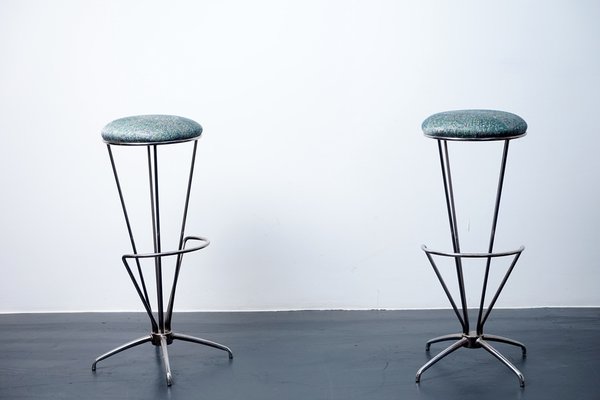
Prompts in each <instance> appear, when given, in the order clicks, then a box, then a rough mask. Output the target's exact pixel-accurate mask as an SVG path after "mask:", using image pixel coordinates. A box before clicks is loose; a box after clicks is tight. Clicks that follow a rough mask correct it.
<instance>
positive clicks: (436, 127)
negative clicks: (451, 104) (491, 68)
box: [421, 110, 527, 140]
mask: <svg viewBox="0 0 600 400" xmlns="http://www.w3.org/2000/svg"><path fill="white" fill-rule="evenodd" d="M421 127H422V128H423V133H425V136H428V137H431V138H434V139H449V140H502V139H509V138H516V137H520V136H523V135H525V132H526V131H527V123H526V122H525V121H524V120H523V118H521V117H519V116H518V115H515V114H512V113H509V112H505V111H496V110H458V111H446V112H442V113H438V114H433V115H432V116H430V117H429V118H427V119H426V120H425V121H423V124H422V125H421Z"/></svg>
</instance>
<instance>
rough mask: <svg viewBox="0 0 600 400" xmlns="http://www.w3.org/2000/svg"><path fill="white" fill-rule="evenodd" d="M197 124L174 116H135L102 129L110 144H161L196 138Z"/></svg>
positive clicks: (199, 131) (198, 134)
mask: <svg viewBox="0 0 600 400" xmlns="http://www.w3.org/2000/svg"><path fill="white" fill-rule="evenodd" d="M201 133H202V127H201V126H200V124H199V123H197V122H195V121H192V120H191V119H187V118H183V117H177V116H175V115H137V116H133V117H125V118H120V119H117V120H114V121H112V122H111V123H109V124H108V125H106V126H105V127H104V128H103V129H102V139H104V141H105V142H106V143H110V144H161V143H173V142H182V141H186V140H191V139H194V138H197V137H199V136H200V134H201Z"/></svg>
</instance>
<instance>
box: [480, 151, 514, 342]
mask: <svg viewBox="0 0 600 400" xmlns="http://www.w3.org/2000/svg"><path fill="white" fill-rule="evenodd" d="M508 143H509V140H505V141H504V150H503V151H502V164H501V165H500V176H499V177H498V188H497V190H496V203H495V205H494V217H493V219H492V229H491V232H490V243H489V246H488V253H490V254H491V253H492V251H493V250H494V240H495V238H496V226H497V224H498V211H499V210H500V198H501V197H502V187H503V185H504V173H505V171H506V160H507V158H508ZM519 255H520V254H519ZM519 255H517V257H516V259H518V258H519ZM516 259H515V263H516ZM491 263H492V257H488V259H487V262H486V264H485V275H484V278H483V287H482V290H481V301H480V303H479V315H478V316H477V334H478V335H481V334H482V333H483V324H484V322H485V319H482V315H483V307H484V305H485V294H486V291H487V284H488V279H489V275H490V265H491ZM512 267H514V263H513V264H512V266H511V268H510V270H509V275H510V271H512ZM506 278H507V279H508V276H507V277H506ZM505 282H506V281H505ZM502 286H504V285H502ZM499 294H500V292H498V293H497V295H499ZM496 298H497V296H496V297H495V298H494V300H493V302H494V303H495V301H496ZM493 306H494V304H493V303H492V304H490V307H488V313H487V314H486V319H487V315H488V314H489V311H491V309H492V307H493Z"/></svg>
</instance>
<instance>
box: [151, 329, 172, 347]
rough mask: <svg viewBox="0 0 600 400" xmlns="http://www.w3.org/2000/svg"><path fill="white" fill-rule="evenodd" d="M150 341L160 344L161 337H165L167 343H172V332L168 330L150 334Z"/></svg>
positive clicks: (156, 344)
mask: <svg viewBox="0 0 600 400" xmlns="http://www.w3.org/2000/svg"><path fill="white" fill-rule="evenodd" d="M150 338H151V339H150V342H152V344H153V345H155V346H160V345H161V342H162V340H163V338H164V339H165V341H166V343H167V344H171V343H173V332H171V331H168V332H165V333H154V332H152V333H151V334H150Z"/></svg>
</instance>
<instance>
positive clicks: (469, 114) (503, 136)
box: [416, 110, 527, 387]
mask: <svg viewBox="0 0 600 400" xmlns="http://www.w3.org/2000/svg"><path fill="white" fill-rule="evenodd" d="M422 128H423V132H424V134H425V136H427V137H429V138H432V139H436V140H437V143H438V152H439V158H440V165H441V169H442V180H443V183H444V193H445V195H446V208H447V211H448V222H449V224H450V234H451V237H452V247H453V251H452V252H442V251H435V250H430V249H429V248H427V247H426V246H422V249H423V251H424V252H425V255H426V256H427V259H428V260H429V262H430V263H431V266H432V267H433V270H434V272H435V275H436V276H437V278H438V279H439V281H440V283H441V285H442V288H443V289H444V292H445V293H446V296H447V297H448V300H449V301H450V304H451V305H452V309H453V310H454V313H455V314H456V318H458V321H459V322H460V325H461V327H462V332H461V333H456V334H450V335H444V336H440V337H436V338H433V339H430V340H429V341H428V342H427V344H426V345H425V351H427V352H429V348H430V346H431V345H432V344H433V343H437V342H443V341H455V342H454V343H453V344H452V345H451V346H449V347H448V348H446V349H445V350H443V351H441V352H440V353H439V354H437V355H436V356H435V357H433V358H432V359H430V360H429V361H428V362H427V363H426V364H425V365H423V366H422V367H421V368H420V369H419V370H418V371H417V376H416V382H417V383H418V382H420V380H421V375H422V374H423V372H425V371H426V370H427V369H428V368H430V367H431V366H432V365H434V364H435V363H437V362H438V361H440V360H441V359H442V358H444V357H446V356H447V355H449V354H450V353H452V352H454V351H455V350H457V349H459V348H461V347H466V348H471V349H473V348H483V349H485V350H487V351H488V352H489V353H490V354H492V355H493V356H494V357H496V358H497V359H498V360H500V362H502V363H503V364H504V365H506V366H507V367H508V368H509V369H510V370H511V371H512V372H513V373H514V374H515V375H516V376H517V378H518V379H519V384H520V385H521V387H524V386H525V379H524V377H523V374H522V373H521V372H520V371H519V370H518V369H517V368H516V367H515V366H514V365H513V364H512V363H511V362H510V361H509V360H508V359H507V358H506V357H504V356H503V355H502V354H501V353H500V352H499V351H498V350H496V349H495V348H494V347H492V346H491V345H490V344H489V342H500V343H506V344H510V345H513V346H517V347H520V348H521V350H522V354H523V357H525V356H526V351H527V350H526V348H525V345H524V344H523V343H520V342H518V341H516V340H513V339H508V338H505V337H501V336H495V335H489V334H486V333H484V331H483V327H484V325H485V322H486V321H487V319H488V317H489V315H490V312H491V311H492V309H493V307H494V305H495V304H496V300H497V299H498V296H499V295H500V292H501V291H502V289H503V288H504V286H505V284H506V281H507V280H508V278H509V276H510V274H511V272H512V270H513V269H514V267H515V264H516V263H517V261H518V259H519V257H520V256H521V253H522V252H523V250H524V249H525V248H524V247H523V246H521V247H519V248H518V249H517V250H513V251H506V252H494V239H495V236H496V225H497V222H498V209H499V207H500V197H501V195H502V186H503V183H504V173H505V170H506V159H507V156H508V145H509V142H510V141H511V140H512V139H517V138H520V137H522V136H525V133H526V131H527V124H526V123H525V121H524V120H523V119H522V118H521V117H519V116H517V115H515V114H511V113H507V112H503V111H494V110H462V111H448V112H443V113H438V114H434V115H432V116H430V117H429V118H427V119H426V120H425V121H424V122H423V125H422ZM490 140H502V141H504V150H503V153H502V162H501V166H500V177H499V179H498V188H497V192H496V202H495V207H494V214H493V219H492V228H491V233H490V239H489V246H488V249H487V252H486V253H462V252H461V249H460V243H459V237H458V226H457V218H456V208H455V203H454V191H453V187H452V174H451V173H450V159H449V157H448V141H490ZM434 257H449V258H452V259H454V265H455V268H456V276H457V280H458V292H459V295H460V309H459V307H458V306H457V305H456V302H455V300H454V298H453V297H452V295H451V293H450V291H449V289H448V286H447V285H446V282H445V281H444V279H443V278H442V275H441V273H440V271H439V269H438V266H437V265H436V262H435V259H434ZM500 258H507V259H509V263H510V266H509V267H508V269H507V272H506V274H505V275H504V277H503V279H502V281H501V283H500V285H499V287H498V289H497V290H496V292H495V294H494V295H493V297H492V299H491V301H490V303H489V305H488V306H487V308H486V307H485V298H486V292H487V288H488V280H489V273H490V266H491V262H492V259H500ZM463 259H484V260H485V261H486V262H485V272H484V278H483V285H482V291H481V298H480V301H479V308H478V310H477V321H476V324H475V329H474V330H473V329H472V327H471V325H470V321H469V312H468V309H467V298H466V293H465V280H464V275H463Z"/></svg>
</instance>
